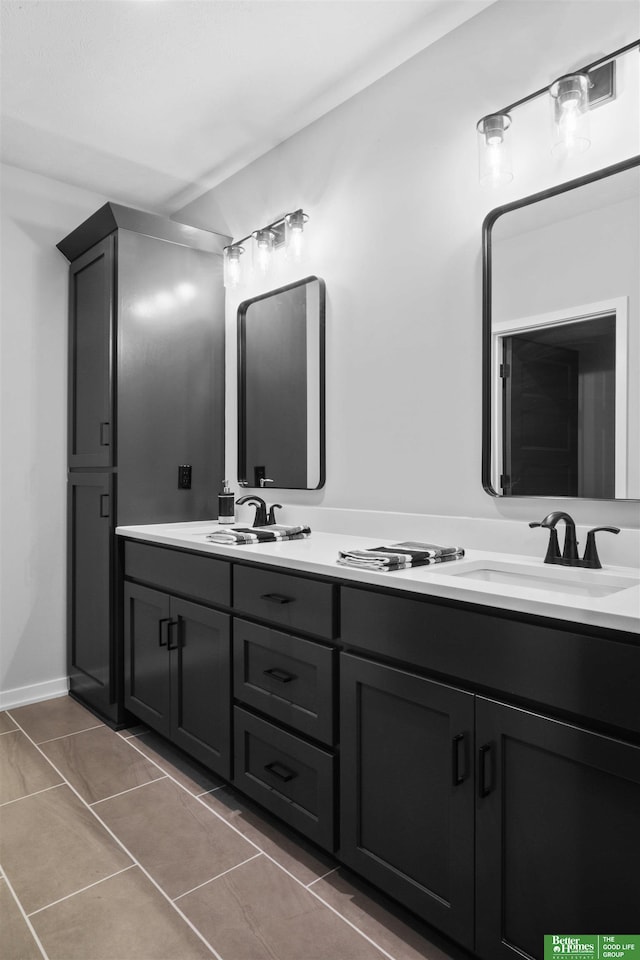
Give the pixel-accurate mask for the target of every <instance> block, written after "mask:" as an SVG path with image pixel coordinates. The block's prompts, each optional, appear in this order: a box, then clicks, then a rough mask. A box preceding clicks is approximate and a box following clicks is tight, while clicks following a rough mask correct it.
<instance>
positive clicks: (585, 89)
mask: <svg viewBox="0 0 640 960" xmlns="http://www.w3.org/2000/svg"><path fill="white" fill-rule="evenodd" d="M611 67H613V62H612V63H611ZM593 86H594V83H593V81H592V80H590V79H589V74H588V73H571V74H569V75H568V76H566V77H560V79H559V80H556V81H555V83H552V84H551V86H550V87H549V96H550V103H551V115H552V122H553V131H554V138H553V146H552V148H551V152H552V153H554V154H556V155H557V156H566V157H571V156H574V155H575V154H577V153H583V151H585V150H588V149H589V147H590V146H591V134H590V131H589V90H590V89H591V88H592V87H593Z"/></svg>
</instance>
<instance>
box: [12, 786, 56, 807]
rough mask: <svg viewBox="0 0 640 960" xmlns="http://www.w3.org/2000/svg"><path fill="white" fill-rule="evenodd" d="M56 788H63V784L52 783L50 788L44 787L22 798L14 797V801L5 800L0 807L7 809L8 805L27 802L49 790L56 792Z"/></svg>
mask: <svg viewBox="0 0 640 960" xmlns="http://www.w3.org/2000/svg"><path fill="white" fill-rule="evenodd" d="M58 787H64V783H54V784H53V785H52V786H50V787H44V788H43V789H42V790H35V791H34V792H33V793H25V795H24V796H23V797H16V798H15V800H5V801H4V803H0V807H8V806H9V804H10V803H18V802H19V801H20V800H28V799H29V797H37V796H39V795H40V794H41V793H47V792H48V791H49V790H57V789H58Z"/></svg>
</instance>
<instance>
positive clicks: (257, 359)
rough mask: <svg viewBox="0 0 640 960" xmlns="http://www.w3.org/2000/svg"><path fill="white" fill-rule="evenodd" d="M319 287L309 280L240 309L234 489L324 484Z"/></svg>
mask: <svg viewBox="0 0 640 960" xmlns="http://www.w3.org/2000/svg"><path fill="white" fill-rule="evenodd" d="M324 321H325V285H324V281H322V280H320V279H319V278H318V277H307V278H306V279H304V280H300V281H298V282H297V283H291V284H289V285H288V286H286V287H280V288H279V289H278V290H271V291H270V292H269V293H265V294H262V295H261V296H259V297H253V298H252V299H251V300H245V301H244V302H243V303H241V304H240V306H239V308H238V482H239V483H240V485H241V486H243V487H264V486H268V487H281V488H286V489H290V490H291V489H297V490H316V489H318V487H322V486H323V485H324V446H325V443H324V364H325V359H324Z"/></svg>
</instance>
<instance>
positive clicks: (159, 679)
mask: <svg viewBox="0 0 640 960" xmlns="http://www.w3.org/2000/svg"><path fill="white" fill-rule="evenodd" d="M170 621H171V616H170V598H169V597H168V596H167V594H165V593H160V591H158V590H150V589H149V588H148V587H141V586H139V585H138V584H134V583H125V586H124V705H125V707H126V708H127V709H128V710H131V712H132V713H133V714H135V716H136V717H138V718H139V719H140V720H144V722H145V723H148V724H149V726H150V727H153V729H154V730H157V731H158V733H161V734H163V735H164V736H167V737H168V736H169V734H170V730H171V719H170V717H171V683H170V672H169V652H168V651H169V626H170Z"/></svg>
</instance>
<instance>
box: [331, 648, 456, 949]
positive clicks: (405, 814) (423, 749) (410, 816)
mask: <svg viewBox="0 0 640 960" xmlns="http://www.w3.org/2000/svg"><path fill="white" fill-rule="evenodd" d="M340 660H341V667H340V671H341V673H340V675H341V701H340V708H341V858H342V859H343V860H344V862H345V863H347V864H348V866H350V867H352V868H353V869H354V870H355V871H357V872H358V873H360V874H362V875H363V876H364V877H367V879H369V880H371V881H372V883H374V884H375V885H376V886H378V887H380V888H382V889H383V890H385V891H386V892H387V893H389V894H390V895H391V896H392V897H395V899H397V900H399V901H400V902H401V903H403V904H405V906H407V907H409V909H411V910H413V911H414V912H415V913H417V914H419V915H420V916H421V917H423V918H424V919H425V920H427V921H428V922H429V923H433V924H434V926H437V927H439V928H440V929H441V930H443V931H445V932H446V933H448V934H449V936H451V937H452V938H453V939H455V940H457V941H459V942H460V943H462V944H464V945H465V946H468V947H471V948H472V947H473V919H474V917H473V883H474V880H473V869H474V862H473V861H474V850H473V835H474V826H473V816H474V809H473V805H474V789H473V753H474V751H473V742H472V736H473V719H474V717H473V696H472V695H471V694H468V693H464V692H463V691H460V690H456V689H454V688H452V687H447V686H444V685H443V684H440V683H435V682H433V681H430V680H425V679H424V678H422V677H418V676H415V675H414V674H410V673H406V672H404V671H402V670H398V669H394V668H391V667H387V666H383V665H380V664H377V663H373V662H371V661H368V660H365V659H361V658H360V657H356V656H352V655H350V654H342V655H341V657H340Z"/></svg>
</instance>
